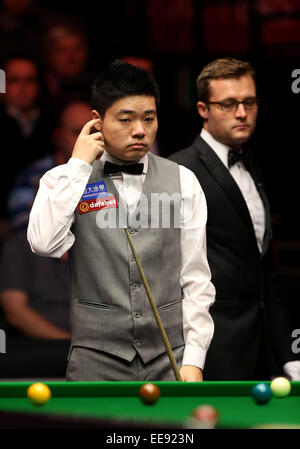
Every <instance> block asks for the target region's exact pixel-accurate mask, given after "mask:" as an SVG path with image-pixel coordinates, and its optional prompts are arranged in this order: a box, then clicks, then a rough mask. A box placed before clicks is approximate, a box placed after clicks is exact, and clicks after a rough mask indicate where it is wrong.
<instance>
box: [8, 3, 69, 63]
mask: <svg viewBox="0 0 300 449" xmlns="http://www.w3.org/2000/svg"><path fill="white" fill-rule="evenodd" d="M0 3H1V12H0V42H1V46H0V60H1V63H2V62H3V61H4V60H5V59H6V58H7V57H8V56H9V55H10V54H11V53H15V52H20V51H23V52H30V54H31V55H32V56H34V57H36V58H39V57H40V56H41V46H40V45H38V43H39V42H40V40H41V39H42V36H43V33H44V30H45V29H46V28H47V27H49V26H51V25H53V24H54V23H55V22H56V20H57V14H55V13H54V12H52V11H49V10H48V8H47V7H45V5H42V6H41V5H37V3H36V2H33V1H32V0H2V1H1V2H0ZM60 20H61V18H60ZM3 43H5V45H4V44H3Z"/></svg>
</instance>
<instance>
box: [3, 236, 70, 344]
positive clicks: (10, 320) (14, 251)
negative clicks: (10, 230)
mask: <svg viewBox="0 0 300 449" xmlns="http://www.w3.org/2000/svg"><path fill="white" fill-rule="evenodd" d="M67 260H68V257H67V255H65V256H63V257H62V258H60V259H50V258H47V257H40V256H37V255H36V254H33V253H32V251H31V250H30V246H29V244H28V242H27V238H26V231H25V230H24V231H22V232H19V233H16V234H15V235H13V236H12V237H11V238H10V239H8V240H7V241H6V242H5V243H4V245H3V249H2V255H1V260H0V304H1V306H2V309H3V313H4V319H5V323H6V326H7V327H6V329H5V330H6V332H7V336H12V335H13V336H26V337H33V338H39V339H53V338H55V339H69V337H70V334H69V331H70V280H69V268H68V263H67Z"/></svg>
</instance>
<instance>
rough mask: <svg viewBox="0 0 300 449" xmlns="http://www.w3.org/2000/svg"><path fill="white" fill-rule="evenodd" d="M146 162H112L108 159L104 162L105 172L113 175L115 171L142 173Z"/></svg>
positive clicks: (133, 173)
mask: <svg viewBox="0 0 300 449" xmlns="http://www.w3.org/2000/svg"><path fill="white" fill-rule="evenodd" d="M143 169H144V164H141V163H140V164H138V163H136V164H128V165H126V164H124V165H118V164H112V163H111V162H108V161H106V162H105V164H104V169H103V173H104V175H113V174H114V173H120V172H122V171H124V172H126V173H130V174H132V175H141V174H142V173H143Z"/></svg>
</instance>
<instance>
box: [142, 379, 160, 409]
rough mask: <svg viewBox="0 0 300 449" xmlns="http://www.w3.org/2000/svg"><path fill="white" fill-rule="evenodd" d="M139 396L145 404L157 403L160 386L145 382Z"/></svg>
mask: <svg viewBox="0 0 300 449" xmlns="http://www.w3.org/2000/svg"><path fill="white" fill-rule="evenodd" d="M139 396H140V398H141V400H142V401H143V402H144V404H148V405H149V404H155V402H156V401H157V400H158V398H159V397H160V388H159V387H158V386H157V385H155V384H152V383H147V384H144V385H142V386H141V387H140V389H139Z"/></svg>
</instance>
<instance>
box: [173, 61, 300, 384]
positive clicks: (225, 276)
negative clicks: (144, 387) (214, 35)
mask: <svg viewBox="0 0 300 449" xmlns="http://www.w3.org/2000/svg"><path fill="white" fill-rule="evenodd" d="M197 89H198V102H197V109H198V112H199V115H200V116H201V117H202V119H203V129H202V131H201V134H200V136H198V137H197V138H196V140H195V141H194V142H193V144H192V145H191V146H190V147H189V148H186V149H184V150H182V151H179V152H177V153H175V154H173V155H172V156H171V157H170V159H172V160H173V161H175V162H177V163H179V164H181V165H184V166H186V167H187V168H189V169H190V170H192V171H193V172H194V173H195V174H196V176H197V177H198V180H199V182H200V184H201V186H202V189H203V191H204V193H205V196H206V200H207V205H208V221H207V253H208V261H209V265H210V268H211V271H212V282H213V284H214V286H215V288H216V301H215V304H214V305H213V306H212V307H211V310H210V311H211V315H212V317H213V320H214V323H215V334H214V337H213V340H212V343H211V346H210V348H209V350H208V353H207V359H206V364H205V368H204V373H203V377H204V379H206V380H222V379H223V380H251V379H255V380H256V379H268V378H270V376H272V375H274V374H276V375H278V374H285V375H287V376H289V377H290V378H291V379H293V380H300V361H299V360H296V359H297V357H296V354H293V353H292V350H291V344H292V341H291V337H290V330H289V328H288V313H287V309H286V305H285V303H284V301H283V299H282V297H281V295H280V293H279V289H278V286H277V278H276V274H275V271H274V268H273V267H272V263H273V257H272V246H271V220H270V208H269V203H268V200H267V197H266V194H265V191H264V187H263V180H262V177H261V174H260V171H259V170H258V168H257V167H256V166H255V165H253V163H252V161H251V156H250V154H249V153H248V152H246V151H243V147H242V146H243V144H244V143H245V142H247V140H248V139H249V138H250V136H251V135H252V133H253V132H254V130H255V126H256V118H257V112H258V106H259V104H258V99H257V96H256V84H255V72H254V69H253V68H252V67H251V66H250V64H249V63H247V62H242V61H238V60H235V59H232V58H224V59H217V60H215V61H213V62H211V63H210V64H208V65H207V66H205V67H204V69H203V70H202V72H201V73H200V75H199V76H198V78H197ZM275 366H278V367H280V369H279V370H278V371H276V370H275V368H274V367H275Z"/></svg>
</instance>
